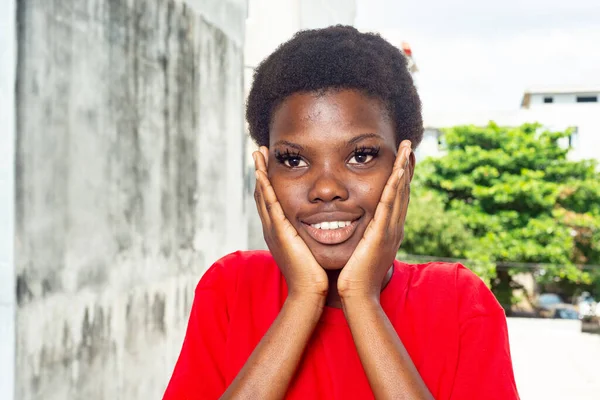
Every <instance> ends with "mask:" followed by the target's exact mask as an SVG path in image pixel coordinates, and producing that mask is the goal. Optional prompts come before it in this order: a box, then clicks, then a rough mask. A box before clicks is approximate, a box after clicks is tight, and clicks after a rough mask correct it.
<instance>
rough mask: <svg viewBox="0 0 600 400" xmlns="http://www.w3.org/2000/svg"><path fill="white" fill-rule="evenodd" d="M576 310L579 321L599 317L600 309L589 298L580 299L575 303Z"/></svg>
mask: <svg viewBox="0 0 600 400" xmlns="http://www.w3.org/2000/svg"><path fill="white" fill-rule="evenodd" d="M577 309H578V311H579V319H583V318H584V317H586V316H593V315H598V316H600V307H598V303H597V302H596V301H595V300H594V298H593V297H591V296H585V297H580V298H579V299H578V302H577Z"/></svg>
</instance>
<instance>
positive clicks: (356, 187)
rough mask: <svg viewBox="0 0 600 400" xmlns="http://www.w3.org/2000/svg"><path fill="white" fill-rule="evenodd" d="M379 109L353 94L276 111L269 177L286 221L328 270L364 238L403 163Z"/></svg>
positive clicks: (292, 103) (313, 98)
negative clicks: (389, 181)
mask: <svg viewBox="0 0 600 400" xmlns="http://www.w3.org/2000/svg"><path fill="white" fill-rule="evenodd" d="M396 152H397V148H396V136H395V132H394V124H393V122H392V121H391V119H390V118H389V117H388V114H387V113H386V111H385V109H384V107H383V105H382V104H381V102H380V101H378V100H376V99H373V98H370V97H367V96H365V95H363V94H361V93H360V92H357V91H353V90H341V91H334V90H331V91H327V92H325V93H324V94H315V93H295V94H293V95H291V96H289V97H288V98H287V99H286V100H284V102H283V103H282V104H281V105H280V106H279V107H278V108H277V109H276V111H275V113H274V114H273V117H272V120H271V129H270V133H269V163H268V174H269V179H270V181H271V184H272V185H273V188H274V190H275V194H276V195H277V197H278V199H279V202H280V203H281V207H282V208H283V211H284V213H285V215H286V216H287V218H288V219H289V220H290V222H291V223H292V225H294V227H295V228H296V230H297V231H298V234H299V235H300V237H301V238H302V239H303V240H304V241H305V242H306V244H307V245H308V247H309V248H310V250H311V252H312V253H313V255H314V256H315V258H316V260H317V262H318V263H319V264H320V265H321V266H322V267H323V268H324V269H327V270H334V269H340V268H342V267H343V266H344V265H345V264H346V262H347V261H348V259H349V258H350V256H351V255H352V253H353V252H354V249H355V248H356V246H357V245H358V242H359V241H360V239H361V238H362V237H363V234H364V232H365V229H366V228H367V225H368V224H369V222H370V221H371V219H372V218H373V215H374V214H375V209H376V207H377V204H378V202H379V198H380V196H381V193H382V191H383V187H384V186H385V183H386V182H387V179H388V178H389V176H390V174H391V172H392V167H393V164H394V160H395V158H396Z"/></svg>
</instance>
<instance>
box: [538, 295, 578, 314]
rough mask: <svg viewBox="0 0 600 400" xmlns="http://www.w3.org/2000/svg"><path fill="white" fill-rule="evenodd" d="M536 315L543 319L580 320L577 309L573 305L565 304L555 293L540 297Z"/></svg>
mask: <svg viewBox="0 0 600 400" xmlns="http://www.w3.org/2000/svg"><path fill="white" fill-rule="evenodd" d="M535 314H536V315H537V316H538V317H541V318H561V319H578V318H579V314H578V312H577V309H576V307H575V306H573V305H572V304H568V303H565V302H564V301H563V299H561V298H560V296H559V295H557V294H555V293H543V294H541V295H539V297H538V299H537V302H536V305H535Z"/></svg>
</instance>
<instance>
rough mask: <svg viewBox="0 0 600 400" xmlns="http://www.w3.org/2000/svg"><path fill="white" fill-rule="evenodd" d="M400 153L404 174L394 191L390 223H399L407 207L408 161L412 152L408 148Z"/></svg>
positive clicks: (408, 185)
mask: <svg viewBox="0 0 600 400" xmlns="http://www.w3.org/2000/svg"><path fill="white" fill-rule="evenodd" d="M402 153H403V154H402V157H401V162H402V163H403V164H402V169H403V170H404V171H405V172H404V174H403V175H402V178H401V181H400V183H399V185H398V187H397V189H396V198H395V199H394V207H393V211H392V215H391V216H390V222H391V223H399V222H400V221H401V219H402V215H403V214H404V215H406V208H407V207H408V193H409V192H408V188H409V187H410V173H409V161H410V154H411V153H412V150H411V148H410V147H403V148H402Z"/></svg>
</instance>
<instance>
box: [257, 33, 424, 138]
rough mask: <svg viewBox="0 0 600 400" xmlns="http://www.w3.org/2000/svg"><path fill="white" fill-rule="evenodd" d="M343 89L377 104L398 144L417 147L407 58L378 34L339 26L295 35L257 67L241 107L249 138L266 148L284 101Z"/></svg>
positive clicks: (417, 111)
mask: <svg viewBox="0 0 600 400" xmlns="http://www.w3.org/2000/svg"><path fill="white" fill-rule="evenodd" d="M344 89H352V90H357V91H360V92H362V93H363V94H365V95H367V96H369V97H372V98H376V99H378V100H380V101H382V103H383V105H384V106H385V108H386V111H387V113H388V116H389V117H390V118H391V120H392V122H393V123H394V125H395V130H396V142H397V144H399V143H400V142H401V141H402V140H405V139H409V140H410V141H411V142H412V146H413V149H414V148H416V147H417V146H418V144H419V143H420V142H421V139H422V138H423V118H422V115H421V100H420V99H419V95H418V94H417V89H416V87H415V85H414V82H413V79H412V76H411V74H410V71H409V70H408V66H407V61H406V57H405V56H404V55H403V54H402V52H400V50H399V49H398V48H396V47H395V46H393V45H391V44H390V43H389V42H387V41H386V40H385V39H383V38H382V37H381V36H379V35H378V34H375V33H361V32H359V31H358V30H356V29H355V28H353V27H351V26H341V25H338V26H331V27H328V28H324V29H315V30H305V31H300V32H298V33H296V34H295V35H294V37H293V38H292V39H290V40H289V41H287V42H286V43H283V44H282V45H280V46H279V47H278V48H277V50H275V52H273V53H272V54H271V55H270V56H269V57H267V58H266V59H265V60H264V61H262V62H261V63H260V65H259V66H258V68H257V69H256V71H255V72H254V82H253V84H252V89H251V90H250V94H249V95H248V100H247V104H246V119H247V121H248V125H249V129H250V136H251V137H252V139H253V140H254V141H255V142H256V143H257V144H258V145H259V146H268V145H269V130H270V127H271V118H272V115H273V113H274V112H275V110H276V109H277V107H278V106H279V105H280V104H281V103H282V102H283V101H284V100H285V99H286V98H287V97H288V96H290V95H292V94H294V93H297V92H304V93H310V92H315V93H321V94H322V93H325V92H327V91H328V90H344Z"/></svg>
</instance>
